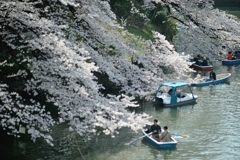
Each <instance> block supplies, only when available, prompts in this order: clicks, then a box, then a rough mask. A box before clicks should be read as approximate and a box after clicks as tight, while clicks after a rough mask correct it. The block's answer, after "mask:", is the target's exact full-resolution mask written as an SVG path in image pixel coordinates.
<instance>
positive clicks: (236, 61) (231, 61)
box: [222, 59, 240, 65]
mask: <svg viewBox="0 0 240 160" xmlns="http://www.w3.org/2000/svg"><path fill="white" fill-rule="evenodd" d="M237 64H240V59H236V60H222V65H237Z"/></svg>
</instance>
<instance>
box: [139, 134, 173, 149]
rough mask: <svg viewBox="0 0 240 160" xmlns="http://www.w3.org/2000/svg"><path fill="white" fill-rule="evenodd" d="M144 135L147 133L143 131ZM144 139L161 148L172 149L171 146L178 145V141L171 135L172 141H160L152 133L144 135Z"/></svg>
mask: <svg viewBox="0 0 240 160" xmlns="http://www.w3.org/2000/svg"><path fill="white" fill-rule="evenodd" d="M142 132H143V134H144V135H146V133H145V132H144V131H142ZM144 139H145V140H146V141H147V142H148V143H150V144H151V145H153V146H155V147H157V148H159V149H171V148H176V147H177V141H176V140H175V139H174V138H173V137H171V141H170V142H158V141H156V140H154V139H153V138H152V137H151V135H150V136H146V137H144Z"/></svg>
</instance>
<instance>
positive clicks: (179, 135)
mask: <svg viewBox="0 0 240 160" xmlns="http://www.w3.org/2000/svg"><path fill="white" fill-rule="evenodd" d="M171 135H172V136H173V138H188V137H189V136H188V135H187V134H183V135H181V134H171Z"/></svg>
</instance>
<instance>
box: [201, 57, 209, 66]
mask: <svg viewBox="0 0 240 160" xmlns="http://www.w3.org/2000/svg"><path fill="white" fill-rule="evenodd" d="M202 65H203V66H208V62H207V59H206V57H204V58H203V62H202Z"/></svg>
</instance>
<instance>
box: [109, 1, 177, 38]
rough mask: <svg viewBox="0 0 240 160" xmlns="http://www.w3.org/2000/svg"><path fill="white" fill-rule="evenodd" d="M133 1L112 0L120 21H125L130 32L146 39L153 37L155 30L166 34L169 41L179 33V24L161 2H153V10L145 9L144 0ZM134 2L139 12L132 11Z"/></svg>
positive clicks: (114, 10) (113, 8) (112, 5)
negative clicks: (168, 15)
mask: <svg viewBox="0 0 240 160" xmlns="http://www.w3.org/2000/svg"><path fill="white" fill-rule="evenodd" d="M131 2H132V3H131ZM131 2H130V1H129V0H111V2H110V4H111V7H112V10H113V12H114V13H115V14H116V16H117V19H118V21H119V23H122V22H123V21H125V22H126V24H125V25H126V28H127V29H128V31H129V32H130V33H132V34H135V35H137V36H140V37H143V38H144V39H152V38H153V37H152V31H153V30H154V31H157V32H159V33H161V34H163V35H165V36H166V39H167V40H168V41H172V40H173V37H174V36H175V35H176V34H177V29H176V27H177V25H176V23H175V22H174V20H171V19H170V18H168V17H167V12H169V9H168V8H164V7H162V6H161V5H160V4H153V5H154V8H153V9H152V10H144V8H143V7H142V5H143V0H132V1H131ZM132 4H133V6H134V7H135V8H136V9H137V10H138V11H139V13H131V8H132ZM141 13H143V14H144V15H145V16H146V17H144V16H142V15H141Z"/></svg>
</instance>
